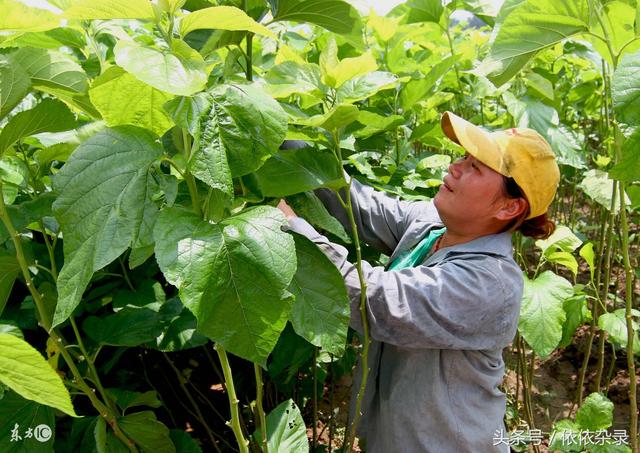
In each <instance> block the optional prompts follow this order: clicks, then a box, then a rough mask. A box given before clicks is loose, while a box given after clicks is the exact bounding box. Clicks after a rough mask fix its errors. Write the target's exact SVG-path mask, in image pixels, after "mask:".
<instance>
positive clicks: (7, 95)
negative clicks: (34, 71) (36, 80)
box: [0, 55, 31, 120]
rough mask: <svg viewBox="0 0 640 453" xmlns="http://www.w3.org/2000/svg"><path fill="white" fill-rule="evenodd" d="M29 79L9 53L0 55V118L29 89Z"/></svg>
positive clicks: (16, 103)
mask: <svg viewBox="0 0 640 453" xmlns="http://www.w3.org/2000/svg"><path fill="white" fill-rule="evenodd" d="M30 86H31V80H30V79H29V74H27V72H26V71H25V70H24V69H23V67H22V66H21V65H20V64H19V63H18V62H16V61H14V60H13V58H11V56H9V55H0V120H1V119H2V118H4V116H5V115H6V114H7V113H9V112H10V111H11V110H12V109H13V108H14V107H15V106H16V105H18V103H19V102H20V101H21V100H22V98H23V97H24V96H25V95H26V94H27V92H28V91H29V87H30Z"/></svg>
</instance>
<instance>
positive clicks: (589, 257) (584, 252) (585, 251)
mask: <svg viewBox="0 0 640 453" xmlns="http://www.w3.org/2000/svg"><path fill="white" fill-rule="evenodd" d="M580 256H581V257H582V258H584V260H585V261H586V262H587V264H588V265H589V273H590V274H591V279H592V280H593V274H594V272H595V265H594V258H595V254H594V252H593V242H587V243H586V244H585V245H584V246H583V247H582V248H581V249H580Z"/></svg>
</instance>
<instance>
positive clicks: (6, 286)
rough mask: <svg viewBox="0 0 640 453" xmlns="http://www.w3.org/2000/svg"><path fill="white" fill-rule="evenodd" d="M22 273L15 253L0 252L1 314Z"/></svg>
mask: <svg viewBox="0 0 640 453" xmlns="http://www.w3.org/2000/svg"><path fill="white" fill-rule="evenodd" d="M19 275H20V265H19V264H18V260H17V259H16V257H15V256H14V255H6V254H5V253H4V252H0V316H2V311H3V310H4V306H5V305H6V303H7V300H8V299H9V294H11V288H13V282H14V281H15V280H16V278H18V276H19Z"/></svg>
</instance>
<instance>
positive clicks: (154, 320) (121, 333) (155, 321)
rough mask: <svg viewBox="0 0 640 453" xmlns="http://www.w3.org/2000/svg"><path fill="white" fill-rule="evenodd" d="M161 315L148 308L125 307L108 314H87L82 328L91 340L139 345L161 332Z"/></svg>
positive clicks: (112, 344)
mask: <svg viewBox="0 0 640 453" xmlns="http://www.w3.org/2000/svg"><path fill="white" fill-rule="evenodd" d="M162 327H163V326H162V317H161V315H160V314H158V312H157V311H155V310H153V309H151V308H148V307H142V308H133V307H125V308H123V309H122V310H119V311H118V312H116V313H114V314H112V315H108V316H102V317H99V318H98V317H97V316H89V317H88V318H87V319H86V320H85V321H84V323H83V324H82V328H83V330H84V331H85V333H86V334H87V336H89V337H90V338H91V339H92V340H93V341H95V342H96V343H99V344H106V345H111V346H129V347H132V346H139V345H141V344H143V343H146V342H148V341H154V340H155V339H156V338H157V337H158V336H159V335H160V334H161V333H162Z"/></svg>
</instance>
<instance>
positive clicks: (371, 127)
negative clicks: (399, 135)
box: [353, 110, 405, 138]
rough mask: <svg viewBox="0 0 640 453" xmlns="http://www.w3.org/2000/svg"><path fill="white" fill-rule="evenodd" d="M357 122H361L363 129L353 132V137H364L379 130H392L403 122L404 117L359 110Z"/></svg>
mask: <svg viewBox="0 0 640 453" xmlns="http://www.w3.org/2000/svg"><path fill="white" fill-rule="evenodd" d="M358 122H359V123H360V124H363V125H364V126H365V127H364V129H359V130H357V131H356V132H354V134H353V135H354V137H356V138H365V137H369V136H371V135H373V134H377V133H379V132H384V131H387V130H393V129H395V128H397V127H398V126H401V125H402V124H404V122H405V119H404V117H403V116H401V115H386V116H382V115H378V114H377V113H373V112H368V111H366V110H361V111H360V114H359V115H358Z"/></svg>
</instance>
